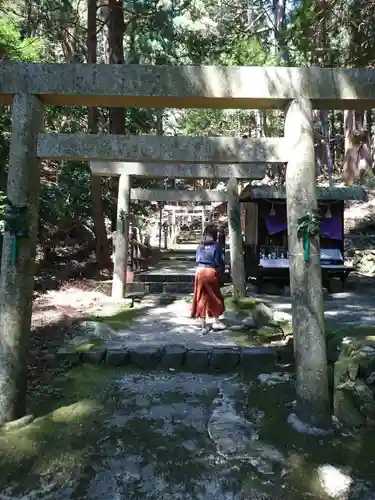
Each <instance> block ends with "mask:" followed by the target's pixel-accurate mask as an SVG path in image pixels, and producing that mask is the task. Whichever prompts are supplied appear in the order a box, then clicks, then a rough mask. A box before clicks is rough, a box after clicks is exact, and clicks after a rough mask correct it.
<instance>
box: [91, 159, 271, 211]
mask: <svg viewBox="0 0 375 500" xmlns="http://www.w3.org/2000/svg"><path fill="white" fill-rule="evenodd" d="M90 168H91V172H92V174H93V175H102V176H109V177H112V176H119V175H121V174H122V173H126V174H128V175H134V176H136V177H148V178H151V179H164V178H169V179H221V180H228V179H230V178H232V177H235V178H236V179H263V177H264V174H265V172H266V168H267V166H266V165H264V164H256V163H227V164H225V165H218V164H205V163H185V164H180V163H139V162H116V161H111V162H109V161H90ZM176 208H177V209H178V210H180V211H181V210H182V208H181V207H174V210H176ZM198 208H199V210H197V211H199V212H201V211H202V208H201V207H198ZM193 211H194V209H189V211H186V213H191V212H193Z"/></svg>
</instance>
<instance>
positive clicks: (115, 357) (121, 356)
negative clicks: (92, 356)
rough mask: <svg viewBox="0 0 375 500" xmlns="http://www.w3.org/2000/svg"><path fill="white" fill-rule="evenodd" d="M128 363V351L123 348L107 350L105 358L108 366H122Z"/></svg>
mask: <svg viewBox="0 0 375 500" xmlns="http://www.w3.org/2000/svg"><path fill="white" fill-rule="evenodd" d="M129 361H130V356H129V351H128V350H127V349H125V348H123V347H118V348H109V349H107V354H106V358H105V362H106V365H108V366H123V365H126V364H128V363H129Z"/></svg>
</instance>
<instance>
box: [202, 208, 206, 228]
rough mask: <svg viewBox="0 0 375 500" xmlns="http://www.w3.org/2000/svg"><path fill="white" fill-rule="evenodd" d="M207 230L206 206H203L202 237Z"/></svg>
mask: <svg viewBox="0 0 375 500" xmlns="http://www.w3.org/2000/svg"><path fill="white" fill-rule="evenodd" d="M205 228H206V214H205V211H204V205H202V236H203V234H204V230H205Z"/></svg>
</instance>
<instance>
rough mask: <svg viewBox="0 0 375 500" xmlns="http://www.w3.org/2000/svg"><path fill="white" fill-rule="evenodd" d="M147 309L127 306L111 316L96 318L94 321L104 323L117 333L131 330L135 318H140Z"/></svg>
mask: <svg viewBox="0 0 375 500" xmlns="http://www.w3.org/2000/svg"><path fill="white" fill-rule="evenodd" d="M145 309H146V308H145V307H132V308H131V307H129V306H127V307H124V308H123V309H121V310H120V311H119V312H117V313H116V314H113V315H111V316H102V317H96V318H94V319H95V320H96V321H102V322H103V323H106V324H107V325H109V326H110V327H111V328H113V330H115V331H119V330H124V329H126V328H129V326H130V325H131V323H132V321H133V320H134V319H135V318H138V316H141V315H142V314H143V313H144V311H145Z"/></svg>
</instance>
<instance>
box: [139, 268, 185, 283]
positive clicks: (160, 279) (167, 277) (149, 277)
mask: <svg viewBox="0 0 375 500" xmlns="http://www.w3.org/2000/svg"><path fill="white" fill-rule="evenodd" d="M134 281H135V282H138V283H194V273H186V274H185V273H184V274H182V273H181V274H174V273H170V274H168V273H167V272H165V273H163V272H158V271H155V272H152V271H149V272H147V273H140V274H135V275H134Z"/></svg>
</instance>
